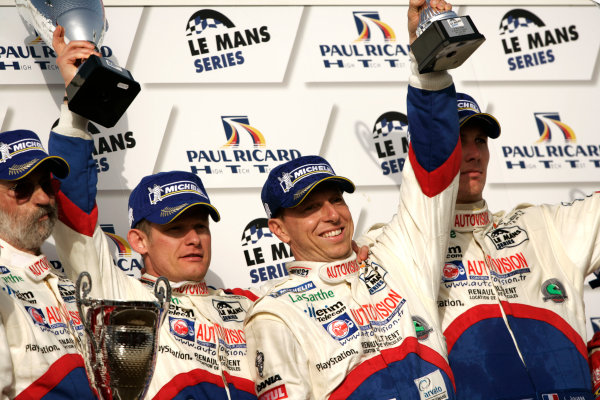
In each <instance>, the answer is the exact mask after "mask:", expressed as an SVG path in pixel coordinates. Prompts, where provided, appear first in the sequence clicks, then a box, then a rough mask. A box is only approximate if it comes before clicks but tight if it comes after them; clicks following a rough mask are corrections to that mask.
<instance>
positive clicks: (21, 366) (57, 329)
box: [0, 130, 95, 399]
mask: <svg viewBox="0 0 600 400" xmlns="http://www.w3.org/2000/svg"><path fill="white" fill-rule="evenodd" d="M51 173H52V174H54V176H57V177H61V178H62V177H65V176H67V175H68V173H69V166H68V164H67V163H66V161H65V160H63V159H62V158H60V157H51V156H48V154H47V153H46V152H45V150H44V148H43V146H42V143H41V142H40V139H39V138H38V136H37V135H36V134H35V133H34V132H31V131H28V130H15V131H8V132H3V133H0V288H1V289H2V290H1V291H0V398H11V399H12V398H15V397H18V398H42V397H45V396H48V397H52V398H64V399H93V398H95V396H94V394H93V392H92V389H91V388H90V384H89V381H88V379H87V377H86V374H85V366H84V361H83V358H82V356H81V353H80V348H81V342H80V340H81V336H82V335H83V329H82V328H83V326H82V325H81V320H80V319H79V314H78V313H77V309H76V305H75V298H74V293H75V288H74V285H73V283H71V282H70V281H69V280H67V279H65V278H63V277H60V276H57V275H55V274H54V273H53V272H52V269H51V265H50V263H49V262H48V259H47V258H46V256H44V255H43V254H42V252H41V246H42V244H43V243H44V241H45V240H46V239H47V238H48V237H49V236H50V234H51V233H52V228H53V227H54V223H55V222H56V220H57V209H56V200H55V183H54V182H55V181H53V180H52V176H51Z"/></svg>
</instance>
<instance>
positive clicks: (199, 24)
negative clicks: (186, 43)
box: [186, 16, 223, 36]
mask: <svg viewBox="0 0 600 400" xmlns="http://www.w3.org/2000/svg"><path fill="white" fill-rule="evenodd" d="M219 25H223V23H222V22H221V21H219V20H216V19H214V18H202V17H200V16H198V17H196V18H193V19H190V20H189V21H188V25H187V29H186V32H187V36H190V35H193V34H197V35H199V34H201V33H202V32H203V31H204V30H205V29H207V28H217V27H218V26H219Z"/></svg>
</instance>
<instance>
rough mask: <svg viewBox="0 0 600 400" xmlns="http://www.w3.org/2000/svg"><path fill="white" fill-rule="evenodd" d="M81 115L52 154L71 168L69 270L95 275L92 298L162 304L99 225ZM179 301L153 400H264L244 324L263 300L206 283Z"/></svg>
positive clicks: (63, 230)
mask: <svg viewBox="0 0 600 400" xmlns="http://www.w3.org/2000/svg"><path fill="white" fill-rule="evenodd" d="M86 122H87V121H86V120H83V119H82V118H81V117H79V116H77V115H75V114H72V113H70V112H69V111H68V109H67V108H66V106H64V105H63V106H62V112H61V119H60V123H59V125H58V126H57V127H56V128H55V131H54V132H52V133H51V134H50V140H49V146H48V147H49V152H50V153H51V154H54V155H59V154H60V156H61V157H63V158H64V159H65V160H67V161H68V162H69V165H70V167H71V173H70V174H69V177H68V178H67V179H64V180H62V182H61V191H60V192H59V194H58V196H57V200H58V204H59V210H60V218H59V219H60V223H58V224H57V226H56V228H55V231H54V236H55V241H56V248H57V251H58V254H59V256H60V259H61V261H62V262H63V266H64V269H65V272H66V273H67V274H68V275H69V276H70V277H71V278H72V279H73V280H76V279H77V277H78V276H79V274H80V273H81V272H83V271H87V272H89V273H90V275H91V278H92V292H91V293H90V297H95V298H105V299H121V300H155V297H154V292H153V286H154V282H155V279H156V278H155V277H152V276H150V275H146V274H145V275H143V276H142V278H141V280H137V279H134V278H132V277H130V276H127V275H125V274H124V273H123V272H122V271H120V270H119V269H118V268H117V267H116V266H115V265H114V264H113V259H112V254H111V251H110V248H109V245H108V242H107V238H106V235H105V234H104V233H103V231H102V230H101V229H100V228H99V226H98V221H97V219H98V218H97V215H98V211H97V206H96V203H95V199H96V182H97V172H96V165H95V162H94V160H93V158H92V157H91V155H92V151H93V141H92V140H91V135H89V134H88V133H87V132H86V131H85V123H86ZM171 286H172V288H173V290H172V298H171V304H170V308H169V312H168V315H167V317H166V319H165V321H164V323H163V325H162V326H161V329H160V337H159V348H158V356H157V359H156V367H155V370H154V375H153V377H152V381H151V384H150V388H149V390H148V394H147V395H146V398H148V399H190V398H193V399H211V400H212V399H244V400H245V399H256V395H255V393H254V385H253V382H252V381H251V380H250V372H249V370H248V365H247V364H248V363H247V362H246V338H245V335H244V332H243V331H242V328H243V320H244V317H245V314H246V311H247V310H248V308H249V307H250V305H251V303H252V300H250V298H255V296H254V295H252V294H251V293H249V292H246V291H239V292H238V293H243V294H244V295H235V294H228V293H225V291H223V290H214V289H212V288H209V287H207V285H206V284H205V283H204V282H178V283H173V282H171Z"/></svg>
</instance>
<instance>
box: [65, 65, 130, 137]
mask: <svg viewBox="0 0 600 400" xmlns="http://www.w3.org/2000/svg"><path fill="white" fill-rule="evenodd" d="M139 92H140V84H139V83H137V82H136V81H135V80H134V79H133V76H131V73H130V72H129V71H127V70H126V69H125V68H121V67H119V66H118V65H116V64H115V63H113V62H112V61H110V60H108V59H105V58H101V57H98V56H95V55H92V56H90V57H89V58H88V59H87V60H86V61H85V62H84V63H83V64H82V65H81V67H79V70H78V71H77V75H75V77H74V78H73V80H72V81H71V83H69V85H68V86H67V97H68V98H69V110H71V111H73V112H74V113H76V114H79V115H81V116H82V117H85V118H87V119H89V120H91V121H94V122H97V123H99V124H100V125H102V126H104V127H106V128H111V127H113V126H115V124H116V123H117V121H119V119H120V118H121V116H122V115H123V114H124V113H125V111H126V110H127V108H128V107H129V105H130V104H131V102H132V101H133V99H134V98H135V96H137V94H138V93H139Z"/></svg>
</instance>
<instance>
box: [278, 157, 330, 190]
mask: <svg viewBox="0 0 600 400" xmlns="http://www.w3.org/2000/svg"><path fill="white" fill-rule="evenodd" d="M316 173H325V174H328V175H335V174H334V173H333V170H332V169H331V167H329V165H326V164H309V165H303V166H301V167H299V168H296V169H295V170H293V171H292V172H284V173H283V174H282V176H281V178H277V179H279V184H280V185H281V188H282V189H283V192H284V193H287V192H289V191H290V189H291V188H293V187H294V185H295V184H296V183H298V181H301V180H302V179H304V178H306V177H307V176H310V175H312V174H316Z"/></svg>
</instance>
